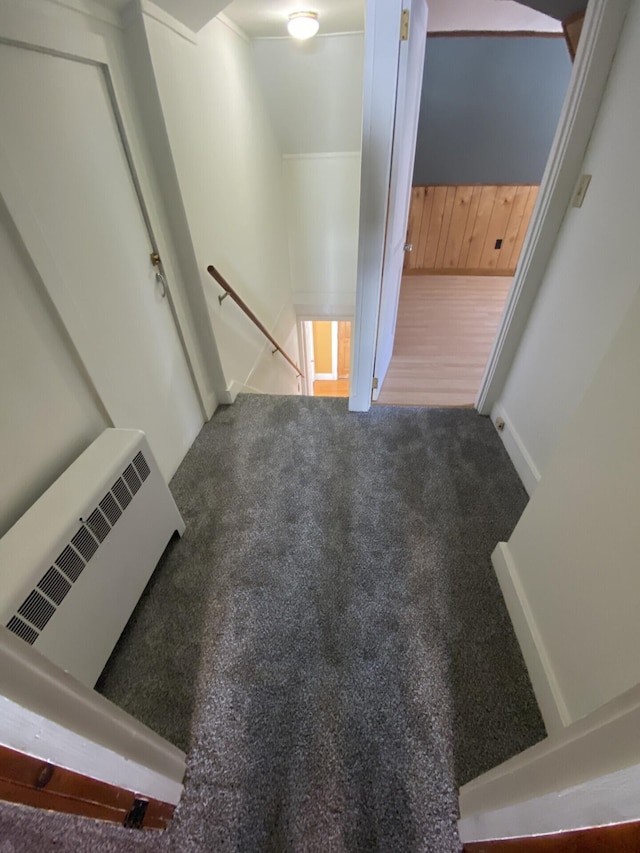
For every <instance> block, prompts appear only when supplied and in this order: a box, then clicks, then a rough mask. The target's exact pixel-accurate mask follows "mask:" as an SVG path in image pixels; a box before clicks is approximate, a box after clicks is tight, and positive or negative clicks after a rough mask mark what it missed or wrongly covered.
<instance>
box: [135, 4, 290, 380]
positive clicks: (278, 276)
mask: <svg viewBox="0 0 640 853" xmlns="http://www.w3.org/2000/svg"><path fill="white" fill-rule="evenodd" d="M145 26H146V30H147V35H148V38H149V45H150V49H151V57H152V60H153V66H154V71H155V75H156V81H157V85H158V91H159V95H160V100H161V103H162V108H163V111H164V117H165V122H166V127H167V131H168V136H169V141H170V144H171V149H172V153H173V158H174V162H175V166H176V171H177V176H178V180H179V182H180V189H181V193H182V199H183V202H184V207H185V211H186V216H187V220H188V223H189V228H190V231H191V238H192V241H193V246H194V249H195V253H196V257H197V259H198V264H199V267H200V270H201V274H202V280H203V283H204V285H205V287H206V291H207V299H208V303H209V310H210V315H211V318H212V322H213V328H214V334H215V338H216V343H217V346H218V350H219V352H220V356H221V360H222V366H223V370H224V374H225V379H226V382H227V385H228V386H230V385H231V383H232V382H233V381H236V382H240V383H242V384H244V383H246V382H247V381H248V378H249V377H250V375H251V374H252V372H253V371H254V370H255V369H256V367H257V365H258V364H259V363H260V362H261V361H262V360H263V359H264V357H265V354H266V352H267V347H268V344H266V343H265V339H264V338H263V336H262V335H261V333H260V332H259V331H258V330H257V329H256V328H255V327H254V326H253V324H252V323H251V322H250V321H249V320H248V319H247V318H246V317H245V316H244V315H243V314H242V313H241V311H240V310H239V309H238V307H237V306H236V305H234V304H233V302H232V301H231V300H230V299H227V300H225V302H224V303H223V304H222V306H220V305H219V304H218V295H219V294H221V293H222V291H221V290H220V288H219V287H218V285H217V284H216V283H215V282H214V281H213V279H210V278H209V276H208V275H207V274H206V272H205V270H206V267H207V265H208V264H213V265H214V266H215V267H216V268H217V269H218V270H219V271H220V272H221V273H222V275H223V276H224V277H225V278H226V279H227V280H228V281H229V283H230V284H231V285H232V287H234V288H235V289H236V290H237V291H238V292H239V294H240V296H241V297H242V299H244V300H245V302H247V304H248V305H249V307H250V308H251V309H252V310H253V311H254V313H255V314H256V315H257V316H258V317H259V319H260V320H261V321H262V322H263V323H264V325H265V326H266V327H267V328H268V329H269V330H273V328H274V326H275V325H276V323H277V321H278V319H279V318H280V317H281V315H282V314H283V311H284V312H286V310H287V308H288V307H290V306H291V305H292V297H291V285H290V278H289V264H288V246H287V231H286V212H285V201H284V191H283V181H282V152H281V151H280V148H279V146H278V144H277V141H276V138H275V135H274V132H273V130H272V127H271V123H270V120H269V117H268V115H267V112H266V107H265V103H264V98H263V95H262V92H261V90H260V88H259V85H258V79H257V75H256V71H255V68H254V65H253V62H252V55H251V46H250V43H249V42H248V41H246V40H245V39H244V38H242V37H241V36H240V35H239V34H238V33H237V32H235V31H234V30H233V29H231V28H230V27H229V26H227V24H225V23H224V21H223V20H221V19H216V20H214V21H212V22H211V23H210V24H209V25H207V26H206V27H205V28H204V29H203V30H202V31H201V32H200V33H199V35H198V39H197V44H194V43H193V42H192V41H190V40H188V39H185V38H183V37H182V36H180V35H178V34H177V33H176V32H174V31H173V30H172V29H171V28H170V27H168V26H165V25H164V24H162V23H160V22H159V21H158V20H155V19H153V18H151V17H149V16H145ZM294 344H295V339H294ZM291 355H292V356H293V357H294V358H297V346H296V347H295V351H294V352H293V353H291ZM291 382H292V387H295V372H294V371H293V370H291Z"/></svg>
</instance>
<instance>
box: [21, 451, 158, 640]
mask: <svg viewBox="0 0 640 853" xmlns="http://www.w3.org/2000/svg"><path fill="white" fill-rule="evenodd" d="M150 473H151V469H150V467H149V465H148V463H147V460H146V459H145V458H144V455H143V453H142V451H140V452H138V453H137V454H136V456H135V457H134V459H133V460H132V461H131V462H130V463H129V465H128V466H127V467H126V468H125V470H124V471H123V473H122V476H121V477H118V479H117V480H116V482H115V483H114V484H113V486H112V489H111V491H109V492H107V494H106V495H105V496H104V497H103V498H102V500H101V501H99V503H98V506H97V507H96V508H95V509H94V510H92V512H91V513H90V515H89V516H88V518H87V519H86V522H84V523H83V524H82V527H80V529H79V530H78V531H77V532H76V533H75V534H74V535H73V537H72V539H71V542H70V543H69V544H68V545H67V546H66V547H65V548H64V549H63V550H62V552H61V553H60V554H59V556H58V557H57V558H56V559H55V560H54V565H52V566H49V568H48V569H47V571H46V572H45V574H44V575H43V576H42V578H41V579H40V581H39V582H38V584H37V587H36V589H33V590H32V591H31V592H30V593H29V595H28V596H27V598H26V599H25V600H24V601H23V602H22V604H21V605H20V607H19V608H18V612H17V613H16V614H14V615H13V616H12V617H11V619H10V620H9V622H8V623H7V628H8V629H9V630H10V631H12V632H13V633H14V634H15V635H16V636H17V637H20V638H21V639H23V640H24V641H25V642H27V643H29V644H30V645H33V644H34V643H35V642H36V640H37V639H38V637H39V636H40V631H42V630H43V629H44V628H45V627H46V625H47V623H48V622H49V620H50V619H51V617H52V616H53V614H54V613H55V612H56V609H57V607H59V606H60V605H61V604H62V602H63V601H64V599H65V598H66V596H67V594H68V593H69V591H70V590H71V587H72V585H73V584H74V583H75V582H76V581H77V580H78V578H79V577H80V575H81V574H82V572H83V571H84V569H85V566H86V565H87V563H88V562H89V561H90V560H91V558H92V557H93V555H94V554H95V553H96V551H97V550H98V548H99V547H100V545H101V544H102V543H103V542H104V540H105V539H106V537H107V535H108V534H109V531H110V530H111V528H112V527H113V525H114V524H115V523H116V522H117V521H118V519H119V518H120V516H121V515H122V514H123V512H124V511H125V510H126V508H127V507H128V506H129V504H130V503H131V501H132V500H133V495H135V494H136V493H137V492H138V491H139V489H140V488H141V486H142V483H144V481H145V480H146V479H147V477H148V476H149V474H150ZM45 596H46V597H45ZM20 617H22V618H20Z"/></svg>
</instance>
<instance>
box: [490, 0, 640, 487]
mask: <svg viewBox="0 0 640 853" xmlns="http://www.w3.org/2000/svg"><path fill="white" fill-rule="evenodd" d="M639 46H640V5H639V4H638V3H637V2H634V3H633V4H632V7H631V10H630V13H629V17H628V20H627V22H626V25H625V27H624V29H623V32H622V37H621V41H620V45H619V48H618V52H617V55H616V58H615V60H614V64H613V67H612V71H611V76H610V79H609V83H608V86H607V90H606V92H605V94H604V98H603V101H602V105H601V108H600V113H599V117H598V120H597V122H596V125H595V128H594V132H593V135H592V138H591V142H590V144H589V148H588V151H587V155H586V158H585V161H584V165H583V172H585V173H589V174H592V175H593V179H592V181H591V185H590V187H589V191H588V193H587V197H586V200H585V202H584V206H583V207H582V208H580V209H574V208H569V210H568V211H567V214H566V217H565V221H564V224H563V226H562V229H561V231H560V233H559V235H558V242H557V244H556V247H555V250H554V252H553V255H552V258H551V261H550V263H549V266H548V269H547V272H546V275H545V279H544V281H543V284H542V287H541V289H540V292H539V295H538V297H537V301H536V303H535V305H534V308H533V310H532V312H531V315H530V319H529V322H528V326H527V328H526V331H525V334H524V337H523V339H522V342H521V344H520V347H519V350H518V353H517V355H516V358H515V360H514V363H513V366H512V368H511V370H510V373H509V376H508V379H507V382H506V385H505V387H504V390H503V392H502V395H501V398H500V400H499V402H498V404H497V405H496V407H495V408H494V416H495V415H497V414H500V415H502V416H503V417H504V418H505V420H506V421H507V428H506V431H505V443H506V444H507V447H508V449H509V450H510V452H512V454H513V455H514V461H517V462H518V464H519V468H520V471H521V473H522V469H523V467H528V468H529V473H527V472H524V478H525V480H528V482H529V485H530V486H531V484H533V483H535V481H536V480H537V478H538V475H539V472H542V473H544V471H545V470H546V468H547V466H548V464H549V459H550V456H551V453H552V451H553V448H554V446H555V444H556V442H557V440H558V438H559V436H560V434H561V433H562V431H563V429H564V427H565V426H566V424H567V422H568V420H569V418H570V416H571V414H572V412H573V411H574V410H575V407H576V405H577V404H578V402H579V400H580V398H581V397H582V395H583V394H584V392H585V390H586V388H587V387H588V385H589V382H590V380H591V378H592V377H593V373H594V371H595V369H596V367H597V365H598V363H599V362H600V360H601V359H602V357H603V355H604V353H605V351H606V349H607V347H608V345H609V344H610V343H611V340H612V339H613V336H614V334H615V333H616V330H617V328H618V326H619V324H620V322H621V320H622V318H623V316H624V314H625V312H626V311H627V309H628V307H629V305H630V303H631V300H632V299H633V297H634V294H635V293H636V291H637V289H638V276H637V257H636V256H637V250H636V243H637V223H638V221H639V220H640V192H639V189H640V186H639V182H638V179H637V175H638V169H637V151H636V149H637V145H636V142H635V140H636V139H637V138H638V135H639V134H640V102H639V101H638V98H637V92H636V89H637V85H636V84H637V78H638V75H639V74H640V50H639V49H638V48H639Z"/></svg>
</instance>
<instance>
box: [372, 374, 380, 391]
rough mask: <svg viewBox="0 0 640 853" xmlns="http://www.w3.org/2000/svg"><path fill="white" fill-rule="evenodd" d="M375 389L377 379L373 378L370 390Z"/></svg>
mask: <svg viewBox="0 0 640 853" xmlns="http://www.w3.org/2000/svg"><path fill="white" fill-rule="evenodd" d="M377 387H378V377H377V376H374V377H373V380H372V382H371V390H372V391H375V390H376V388H377Z"/></svg>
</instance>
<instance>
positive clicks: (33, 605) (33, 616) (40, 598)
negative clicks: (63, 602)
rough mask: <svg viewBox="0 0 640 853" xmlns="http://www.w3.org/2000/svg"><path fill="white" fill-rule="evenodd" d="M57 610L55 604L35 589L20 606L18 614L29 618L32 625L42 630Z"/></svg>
mask: <svg viewBox="0 0 640 853" xmlns="http://www.w3.org/2000/svg"><path fill="white" fill-rule="evenodd" d="M55 612H56V608H55V607H54V606H53V604H51V602H50V601H47V599H46V598H45V597H44V595H40V593H39V592H37V591H36V590H35V589H34V590H33V591H32V592H30V593H29V595H28V596H27V598H26V599H25V600H24V601H23V603H22V604H21V605H20V607H19V608H18V614H19V615H20V616H23V617H24V618H25V619H28V620H29V622H31V624H32V625H35V626H36V628H39V629H40V630H41V631H42V629H43V628H44V626H45V625H46V624H47V622H48V621H49V619H51V617H52V616H53V614H54V613H55Z"/></svg>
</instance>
